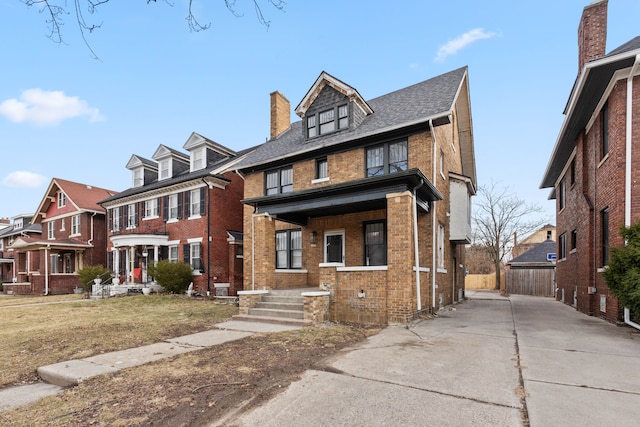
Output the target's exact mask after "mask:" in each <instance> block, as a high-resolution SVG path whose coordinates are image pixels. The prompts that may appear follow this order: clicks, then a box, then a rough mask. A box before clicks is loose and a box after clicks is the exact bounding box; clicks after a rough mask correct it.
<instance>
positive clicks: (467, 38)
mask: <svg viewBox="0 0 640 427" xmlns="http://www.w3.org/2000/svg"><path fill="white" fill-rule="evenodd" d="M495 35H496V33H488V32H486V31H485V30H484V29H482V28H474V29H473V30H471V31H467V32H466V33H464V34H463V35H461V36H459V37H457V38H455V39H453V40H450V41H449V42H447V44H445V45H443V46H440V49H438V54H437V55H436V59H435V60H436V62H442V61H444V59H445V58H446V57H447V56H449V55H455V54H456V53H458V51H459V50H461V49H463V48H465V47H467V46H469V45H470V44H471V43H473V42H475V41H476V40H482V39H490V38H491V37H493V36H495Z"/></svg>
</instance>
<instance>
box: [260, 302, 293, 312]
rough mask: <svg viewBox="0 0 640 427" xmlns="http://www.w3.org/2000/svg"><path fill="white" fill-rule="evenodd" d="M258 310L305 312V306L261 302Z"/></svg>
mask: <svg viewBox="0 0 640 427" xmlns="http://www.w3.org/2000/svg"><path fill="white" fill-rule="evenodd" d="M256 308H268V309H271V310H293V311H303V310H304V304H303V303H302V302H295V303H294V302H280V301H273V302H270V301H260V302H259V303H257V305H256Z"/></svg>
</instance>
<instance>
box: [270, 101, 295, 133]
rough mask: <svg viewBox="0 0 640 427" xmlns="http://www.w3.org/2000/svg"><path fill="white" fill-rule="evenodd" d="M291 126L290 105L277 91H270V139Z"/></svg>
mask: <svg viewBox="0 0 640 427" xmlns="http://www.w3.org/2000/svg"><path fill="white" fill-rule="evenodd" d="M289 127H291V105H290V104H289V100H288V99H287V98H285V96H284V95H283V94H281V93H280V92H278V91H275V92H272V93H271V139H273V138H275V137H277V136H278V135H280V134H281V133H282V132H284V131H286V130H287V129H289Z"/></svg>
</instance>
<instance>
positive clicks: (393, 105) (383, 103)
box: [236, 67, 467, 169]
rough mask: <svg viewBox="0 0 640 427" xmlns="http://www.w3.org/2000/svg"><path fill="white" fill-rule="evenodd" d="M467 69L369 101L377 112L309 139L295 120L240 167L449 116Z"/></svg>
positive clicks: (251, 154) (238, 165) (242, 162)
mask: <svg viewBox="0 0 640 427" xmlns="http://www.w3.org/2000/svg"><path fill="white" fill-rule="evenodd" d="M466 73H467V67H462V68H458V69H457V70H453V71H450V72H448V73H445V74H442V75H439V76H437V77H434V78H432V79H429V80H425V81H423V82H421V83H417V84H415V85H412V86H409V87H406V88H404V89H400V90H397V91H395V92H391V93H389V94H386V95H383V96H380V97H378V98H374V99H372V100H370V101H367V104H368V105H369V106H371V108H372V109H373V111H374V113H373V114H371V115H369V116H367V117H366V118H365V120H364V121H363V122H362V123H361V124H360V125H359V126H358V127H356V128H355V129H350V130H347V131H342V132H336V133H333V134H328V135H326V136H321V137H317V138H313V139H310V140H305V138H304V133H303V130H302V121H297V122H294V123H292V124H291V128H290V129H289V130H287V131H285V132H284V133H283V134H281V135H280V136H278V137H276V138H274V139H272V140H270V141H267V142H266V143H265V144H263V145H262V146H260V147H259V148H258V149H256V150H255V151H253V152H252V153H250V154H249V155H247V157H245V158H244V159H243V160H242V161H241V162H239V163H238V164H237V165H236V168H237V169H246V168H249V167H253V166H258V165H260V164H265V163H269V162H271V161H275V160H279V159H282V158H285V157H289V156H292V155H297V154H303V153H306V152H311V151H315V150H317V149H320V148H324V147H329V146H334V145H338V144H341V143H344V142H348V141H353V140H356V139H360V138H364V137H367V136H372V135H375V134H378V133H382V132H386V131H391V130H394V129H398V128H402V127H405V126H410V125H412V124H417V123H426V122H427V121H428V120H429V119H437V118H441V117H445V116H447V115H448V114H449V113H450V112H451V110H452V109H453V105H454V102H455V99H456V95H457V94H458V91H459V89H460V86H461V84H462V81H463V79H464V76H465V75H466Z"/></svg>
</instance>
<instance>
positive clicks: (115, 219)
mask: <svg viewBox="0 0 640 427" xmlns="http://www.w3.org/2000/svg"><path fill="white" fill-rule="evenodd" d="M111 230H112V231H118V230H120V208H113V209H112V210H111Z"/></svg>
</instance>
